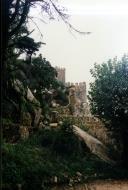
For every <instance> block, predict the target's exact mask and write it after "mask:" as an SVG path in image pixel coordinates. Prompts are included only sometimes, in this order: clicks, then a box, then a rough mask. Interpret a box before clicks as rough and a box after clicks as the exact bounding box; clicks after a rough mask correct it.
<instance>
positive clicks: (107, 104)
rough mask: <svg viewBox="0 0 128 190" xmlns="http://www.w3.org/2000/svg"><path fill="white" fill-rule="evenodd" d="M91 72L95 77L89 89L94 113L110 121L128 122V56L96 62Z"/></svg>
mask: <svg viewBox="0 0 128 190" xmlns="http://www.w3.org/2000/svg"><path fill="white" fill-rule="evenodd" d="M91 74H92V76H93V77H94V79H95V81H94V82H93V83H91V84H90V91H89V100H90V105H91V110H92V113H93V114H95V115H97V116H98V117H100V118H101V119H105V120H106V121H108V122H116V123H119V124H120V123H121V122H123V121H124V120H125V122H128V120H127V118H128V57H127V56H124V57H123V58H122V60H121V61H118V60H117V59H114V60H109V61H108V62H107V63H103V64H101V65H98V64H95V66H94V69H93V70H91ZM117 127H121V126H120V125H117Z"/></svg>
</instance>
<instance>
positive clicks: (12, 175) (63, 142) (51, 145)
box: [3, 121, 127, 190]
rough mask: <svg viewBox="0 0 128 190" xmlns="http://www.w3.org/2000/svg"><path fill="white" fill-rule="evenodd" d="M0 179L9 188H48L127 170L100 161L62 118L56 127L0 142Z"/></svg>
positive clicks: (34, 189) (116, 177) (121, 173)
mask: <svg viewBox="0 0 128 190" xmlns="http://www.w3.org/2000/svg"><path fill="white" fill-rule="evenodd" d="M3 154H4V156H3V168H4V170H3V176H4V178H3V183H4V184H9V186H10V187H11V188H12V189H13V188H14V187H15V186H16V184H22V188H23V189H33V190H36V189H42V188H43V189H48V187H50V186H51V185H55V184H56V183H67V184H69V185H73V184H74V183H80V182H84V181H87V180H91V179H106V178H115V179H118V178H119V179H120V178H125V177H126V175H127V171H123V172H122V171H121V170H120V169H119V168H118V169H116V168H113V167H112V166H110V165H108V164H106V163H104V162H102V161H101V160H100V159H99V158H97V157H96V156H94V155H92V154H91V153H90V152H89V150H88V148H87V147H86V146H85V144H83V143H82V142H81V141H79V140H78V138H77V137H76V136H75V135H74V134H73V131H72V127H71V123H70V122H68V121H65V122H64V124H63V125H61V126H60V128H58V129H52V130H49V129H43V130H41V131H39V132H37V133H35V134H34V135H33V136H32V137H31V138H29V139H28V140H26V141H20V142H19V143H18V144H15V145H13V144H9V143H4V144H3Z"/></svg>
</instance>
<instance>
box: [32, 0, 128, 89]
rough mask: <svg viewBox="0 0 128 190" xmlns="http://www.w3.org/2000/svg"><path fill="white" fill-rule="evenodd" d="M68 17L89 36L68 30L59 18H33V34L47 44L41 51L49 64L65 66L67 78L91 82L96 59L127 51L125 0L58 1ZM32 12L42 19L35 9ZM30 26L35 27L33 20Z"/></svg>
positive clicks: (127, 32) (98, 60)
mask: <svg viewBox="0 0 128 190" xmlns="http://www.w3.org/2000/svg"><path fill="white" fill-rule="evenodd" d="M60 2H61V3H62V5H65V6H66V7H67V8H68V10H69V13H70V14H71V17H70V19H69V21H70V23H71V24H72V25H73V26H74V27H76V28H77V29H79V30H80V31H84V32H92V33H91V34H90V35H80V34H77V33H75V32H73V31H72V32H71V31H70V30H69V28H68V27H67V26H66V25H65V24H64V23H63V22H62V21H53V20H50V21H49V20H45V21H46V23H47V24H45V23H43V22H42V21H40V20H39V19H36V20H34V21H35V22H36V24H37V25H38V27H39V29H40V31H41V33H42V34H43V40H42V39H41V38H40V33H39V31H38V30H37V29H36V31H35V32H33V34H32V36H33V37H34V38H35V39H36V41H39V40H40V39H41V40H42V41H43V42H45V43H46V45H45V46H42V48H41V49H40V52H41V53H42V55H43V56H44V57H46V58H47V60H49V61H50V62H51V64H52V66H59V67H65V68H66V81H67V82H68V81H70V82H83V81H85V82H86V83H87V86H88V84H89V82H91V80H92V79H91V75H90V69H91V68H93V65H94V63H95V62H97V63H102V62H105V61H107V60H108V59H109V58H114V57H115V56H118V57H119V58H120V57H121V56H123V54H124V53H128V0H60ZM31 15H34V16H35V17H39V18H41V15H40V11H39V10H38V9H36V10H33V11H32V12H31ZM30 28H35V26H34V23H31V24H30Z"/></svg>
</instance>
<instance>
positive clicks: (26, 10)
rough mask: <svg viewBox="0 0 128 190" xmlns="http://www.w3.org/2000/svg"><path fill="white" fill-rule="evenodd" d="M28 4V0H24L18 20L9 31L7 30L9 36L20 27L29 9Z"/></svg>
mask: <svg viewBox="0 0 128 190" xmlns="http://www.w3.org/2000/svg"><path fill="white" fill-rule="evenodd" d="M29 5H30V3H29V0H25V3H24V7H23V12H22V15H21V19H20V22H19V24H18V25H17V26H16V27H15V28H14V29H12V31H11V32H9V38H10V37H11V36H13V35H14V34H15V33H17V32H18V30H19V29H20V27H21V25H22V24H23V23H24V22H25V20H26V18H27V16H28V15H27V13H28V11H29Z"/></svg>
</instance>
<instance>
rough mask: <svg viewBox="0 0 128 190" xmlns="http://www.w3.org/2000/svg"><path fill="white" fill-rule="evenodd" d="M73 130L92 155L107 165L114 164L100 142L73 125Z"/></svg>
mask: <svg viewBox="0 0 128 190" xmlns="http://www.w3.org/2000/svg"><path fill="white" fill-rule="evenodd" d="M73 129H74V133H75V134H76V135H77V136H78V137H79V138H81V139H82V140H83V141H84V142H85V144H86V145H87V147H88V148H89V149H90V151H91V152H92V153H93V154H95V155H97V156H98V157H99V158H101V159H102V160H104V161H105V162H107V163H110V164H115V162H114V161H113V160H112V159H110V157H109V155H108V148H107V147H106V146H105V145H104V144H103V143H102V142H101V141H99V140H98V139H96V138H94V137H93V136H91V135H89V134H88V133H87V132H85V131H83V130H82V129H80V128H79V127H77V126H75V125H73Z"/></svg>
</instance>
